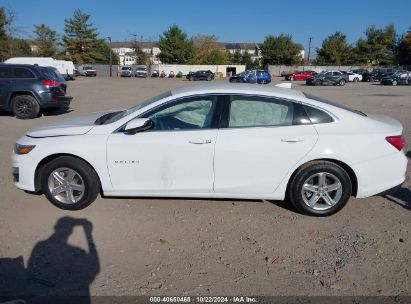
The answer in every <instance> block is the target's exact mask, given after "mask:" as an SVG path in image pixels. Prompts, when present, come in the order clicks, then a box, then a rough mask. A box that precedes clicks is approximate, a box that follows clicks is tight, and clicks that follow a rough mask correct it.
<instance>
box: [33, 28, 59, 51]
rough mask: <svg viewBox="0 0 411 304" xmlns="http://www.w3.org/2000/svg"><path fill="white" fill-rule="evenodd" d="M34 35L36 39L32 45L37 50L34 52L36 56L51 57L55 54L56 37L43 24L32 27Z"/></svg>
mask: <svg viewBox="0 0 411 304" xmlns="http://www.w3.org/2000/svg"><path fill="white" fill-rule="evenodd" d="M34 34H35V35H36V38H35V39H34V43H35V45H36V46H37V48H38V50H37V51H36V52H35V55H36V56H40V57H53V56H55V55H56V53H57V44H58V40H59V38H58V35H57V32H56V31H54V30H52V29H51V28H50V27H49V26H47V25H45V24H39V25H34Z"/></svg>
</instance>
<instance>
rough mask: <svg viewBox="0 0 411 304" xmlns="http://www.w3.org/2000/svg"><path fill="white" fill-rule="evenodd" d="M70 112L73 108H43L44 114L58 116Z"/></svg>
mask: <svg viewBox="0 0 411 304" xmlns="http://www.w3.org/2000/svg"><path fill="white" fill-rule="evenodd" d="M70 112H73V110H72V109H70V108H58V109H49V110H43V111H42V114H43V116H57V115H62V114H67V113H70Z"/></svg>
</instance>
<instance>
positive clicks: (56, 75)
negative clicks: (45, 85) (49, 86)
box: [39, 67, 65, 82]
mask: <svg viewBox="0 0 411 304" xmlns="http://www.w3.org/2000/svg"><path fill="white" fill-rule="evenodd" d="M39 69H40V70H41V72H42V74H43V75H44V77H45V78H47V79H50V80H57V81H60V82H65V80H64V78H63V76H61V74H60V72H59V71H57V69H55V68H53V67H39Z"/></svg>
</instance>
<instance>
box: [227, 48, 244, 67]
mask: <svg viewBox="0 0 411 304" xmlns="http://www.w3.org/2000/svg"><path fill="white" fill-rule="evenodd" d="M230 62H231V63H233V64H243V55H242V54H241V52H240V50H236V51H235V52H234V53H233V54H231V58H230Z"/></svg>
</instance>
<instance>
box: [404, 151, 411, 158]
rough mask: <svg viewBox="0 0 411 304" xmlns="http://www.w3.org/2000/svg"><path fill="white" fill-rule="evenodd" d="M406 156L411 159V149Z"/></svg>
mask: <svg viewBox="0 0 411 304" xmlns="http://www.w3.org/2000/svg"><path fill="white" fill-rule="evenodd" d="M405 156H407V157H408V158H409V159H411V150H410V151H408V152H407V153H405Z"/></svg>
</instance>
